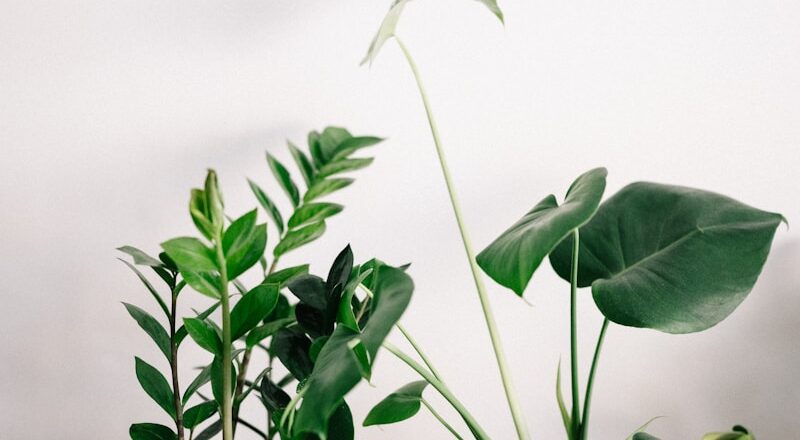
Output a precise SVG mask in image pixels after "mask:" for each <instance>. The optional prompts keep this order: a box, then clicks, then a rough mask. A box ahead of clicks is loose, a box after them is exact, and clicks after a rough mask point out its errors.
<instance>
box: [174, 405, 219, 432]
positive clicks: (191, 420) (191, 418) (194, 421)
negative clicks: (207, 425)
mask: <svg viewBox="0 0 800 440" xmlns="http://www.w3.org/2000/svg"><path fill="white" fill-rule="evenodd" d="M218 406H219V405H218V404H217V402H215V401H213V400H209V401H206V402H203V403H201V404H199V405H196V406H193V407H191V408H189V409H187V410H186V412H185V413H184V414H183V426H185V427H186V428H187V429H194V428H195V427H197V426H198V425H200V424H201V423H203V422H205V421H206V420H208V419H209V418H210V417H211V416H213V415H214V414H216V412H217V408H218Z"/></svg>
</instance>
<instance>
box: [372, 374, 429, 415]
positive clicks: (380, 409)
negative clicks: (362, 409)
mask: <svg viewBox="0 0 800 440" xmlns="http://www.w3.org/2000/svg"><path fill="white" fill-rule="evenodd" d="M427 386H428V382H426V381H424V380H420V381H417V382H411V383H410V384H407V385H404V386H403V387H401V388H400V389H398V390H397V391H395V392H393V393H392V394H389V395H388V396H387V397H386V398H385V399H383V400H381V401H380V402H379V403H378V404H377V405H375V407H373V408H372V409H371V410H370V412H369V414H367V418H366V419H364V426H372V425H388V424H390V423H397V422H402V421H403V420H407V419H410V418H411V417H414V416H415V415H416V414H417V413H418V412H419V408H420V406H421V405H422V403H421V402H422V393H423V391H425V387H427Z"/></svg>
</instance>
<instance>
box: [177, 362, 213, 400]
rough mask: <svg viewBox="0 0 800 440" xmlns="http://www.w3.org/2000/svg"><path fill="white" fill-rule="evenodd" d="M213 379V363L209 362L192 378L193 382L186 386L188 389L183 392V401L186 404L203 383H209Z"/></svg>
mask: <svg viewBox="0 0 800 440" xmlns="http://www.w3.org/2000/svg"><path fill="white" fill-rule="evenodd" d="M210 380H211V364H208V365H207V366H206V367H205V368H203V369H202V370H200V373H199V374H198V375H197V377H195V378H194V380H192V383H190V384H189V386H188V387H186V391H184V392H183V398H182V399H181V402H183V404H184V405H186V402H188V401H189V398H191V397H192V395H194V393H196V392H197V390H199V389H200V387H202V386H203V385H205V384H207V383H208V382H209V381H210Z"/></svg>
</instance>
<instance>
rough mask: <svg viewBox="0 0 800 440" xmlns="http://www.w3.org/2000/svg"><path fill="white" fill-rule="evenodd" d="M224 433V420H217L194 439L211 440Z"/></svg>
mask: <svg viewBox="0 0 800 440" xmlns="http://www.w3.org/2000/svg"><path fill="white" fill-rule="evenodd" d="M221 431H222V420H219V419H218V420H217V421H216V422H214V423H212V424H210V425H208V427H207V428H206V429H204V430H202V431H200V434H197V435H196V436H195V437H194V440H211V439H212V438H214V436H215V435H217V434H219V433H220V432H221Z"/></svg>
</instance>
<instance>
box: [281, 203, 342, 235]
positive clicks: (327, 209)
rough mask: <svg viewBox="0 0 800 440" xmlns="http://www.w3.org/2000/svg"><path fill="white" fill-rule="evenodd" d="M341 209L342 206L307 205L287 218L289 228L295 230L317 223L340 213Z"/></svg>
mask: <svg viewBox="0 0 800 440" xmlns="http://www.w3.org/2000/svg"><path fill="white" fill-rule="evenodd" d="M343 209H344V206H342V205H339V204H336V203H307V204H305V205H303V206H301V207H300V208H298V209H297V210H296V211H295V212H294V214H292V216H291V218H289V227H290V228H292V229H296V228H299V227H302V226H306V225H309V224H311V223H317V222H319V221H322V220H325V219H326V218H328V217H332V216H334V215H336V214H338V213H340V212H342V210H343Z"/></svg>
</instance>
